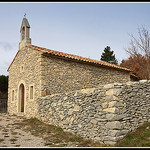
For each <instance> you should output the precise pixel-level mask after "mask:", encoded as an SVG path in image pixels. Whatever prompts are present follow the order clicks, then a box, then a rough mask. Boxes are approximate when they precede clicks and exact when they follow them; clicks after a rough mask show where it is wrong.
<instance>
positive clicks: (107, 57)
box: [100, 46, 118, 64]
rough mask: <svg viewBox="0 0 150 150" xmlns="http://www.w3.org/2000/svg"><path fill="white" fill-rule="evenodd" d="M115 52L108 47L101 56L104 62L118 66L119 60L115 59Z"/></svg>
mask: <svg viewBox="0 0 150 150" xmlns="http://www.w3.org/2000/svg"><path fill="white" fill-rule="evenodd" d="M113 53H114V51H111V50H110V47H109V46H107V47H106V48H105V49H104V52H103V53H102V55H101V59H100V60H102V61H106V62H109V63H112V64H118V62H117V59H116V58H115V54H114V55H113Z"/></svg>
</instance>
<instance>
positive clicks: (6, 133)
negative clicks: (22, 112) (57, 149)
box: [0, 113, 46, 147]
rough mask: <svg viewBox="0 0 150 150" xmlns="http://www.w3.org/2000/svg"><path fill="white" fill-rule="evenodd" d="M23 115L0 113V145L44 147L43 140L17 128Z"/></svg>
mask: <svg viewBox="0 0 150 150" xmlns="http://www.w3.org/2000/svg"><path fill="white" fill-rule="evenodd" d="M23 119H25V118H23V117H16V116H11V115H8V114H4V113H0V147H46V146H45V145H44V140H43V139H42V138H40V137H37V136H33V135H31V133H30V132H25V131H23V130H21V129H19V128H18V126H17V125H15V123H17V122H21V121H22V120H23Z"/></svg>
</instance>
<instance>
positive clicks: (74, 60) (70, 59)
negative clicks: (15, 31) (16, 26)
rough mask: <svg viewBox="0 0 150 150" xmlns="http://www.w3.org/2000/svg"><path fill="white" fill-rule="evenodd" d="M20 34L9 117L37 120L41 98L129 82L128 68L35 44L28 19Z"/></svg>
mask: <svg viewBox="0 0 150 150" xmlns="http://www.w3.org/2000/svg"><path fill="white" fill-rule="evenodd" d="M20 35H21V38H20V39H21V40H20V43H19V50H18V52H17V54H16V56H15V58H14V59H13V61H12V63H11V64H10V66H9V68H8V71H9V88H8V113H10V114H20V115H25V116H27V117H35V116H37V115H38V104H37V98H38V97H44V96H46V95H52V94H57V93H67V92H69V91H75V90H81V89H86V88H93V87H97V86H99V85H102V84H108V83H114V82H119V83H123V82H128V81H130V72H131V71H130V70H129V69H127V68H123V67H120V66H117V65H113V64H110V63H106V62H103V61H98V60H93V59H89V58H85V57H81V56H77V55H72V54H67V53H63V52H59V51H54V50H51V49H46V48H42V47H38V46H35V45H32V43H31V38H30V25H29V22H28V20H27V18H25V17H24V18H23V20H22V24H21V29H20Z"/></svg>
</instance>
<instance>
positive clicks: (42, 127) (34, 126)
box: [16, 118, 104, 147]
mask: <svg viewBox="0 0 150 150" xmlns="http://www.w3.org/2000/svg"><path fill="white" fill-rule="evenodd" d="M16 125H17V126H18V127H19V128H21V129H22V130H24V131H26V132H31V134H32V135H34V136H39V137H41V138H43V139H44V140H45V146H49V147H102V145H101V144H100V143H98V142H93V141H91V140H86V139H83V138H82V137H79V136H75V135H73V134H71V133H69V132H64V131H63V130H62V129H61V128H60V127H56V126H53V125H48V124H45V123H43V122H41V121H39V120H38V119H36V118H31V119H25V120H23V121H22V122H20V123H16ZM103 146H104V145H103Z"/></svg>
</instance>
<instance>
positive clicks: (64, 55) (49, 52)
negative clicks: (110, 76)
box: [7, 45, 131, 72]
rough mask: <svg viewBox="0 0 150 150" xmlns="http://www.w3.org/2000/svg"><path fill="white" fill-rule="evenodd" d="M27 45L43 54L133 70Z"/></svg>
mask: <svg viewBox="0 0 150 150" xmlns="http://www.w3.org/2000/svg"><path fill="white" fill-rule="evenodd" d="M26 47H29V48H32V49H33V50H37V51H40V52H43V54H44V53H45V54H50V55H55V56H60V57H65V58H70V59H73V60H78V61H84V62H88V63H91V64H98V65H101V66H105V67H110V68H114V69H119V70H123V71H128V72H131V70H130V69H127V68H124V67H120V66H118V65H114V64H110V63H107V62H104V61H99V60H94V59H90V58H85V57H81V56H77V55H73V54H67V53H63V52H59V51H54V50H51V49H47V48H43V47H38V46H35V45H28V46H26ZM19 51H20V50H18V52H17V54H16V56H15V57H14V59H13V61H12V62H11V64H10V66H9V67H8V69H7V71H9V69H10V67H11V65H12V64H13V62H14V60H15V58H16V57H17V55H18V53H19Z"/></svg>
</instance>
